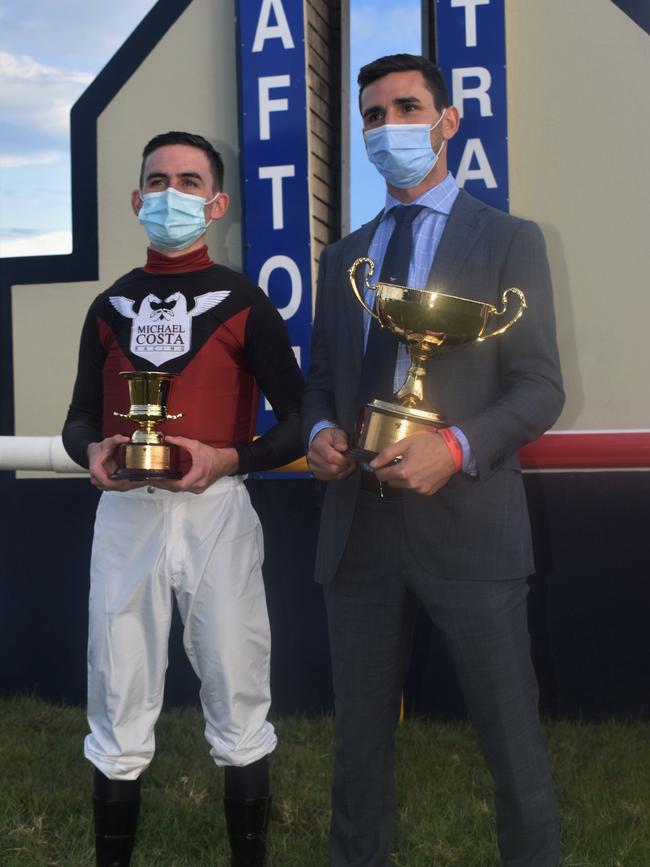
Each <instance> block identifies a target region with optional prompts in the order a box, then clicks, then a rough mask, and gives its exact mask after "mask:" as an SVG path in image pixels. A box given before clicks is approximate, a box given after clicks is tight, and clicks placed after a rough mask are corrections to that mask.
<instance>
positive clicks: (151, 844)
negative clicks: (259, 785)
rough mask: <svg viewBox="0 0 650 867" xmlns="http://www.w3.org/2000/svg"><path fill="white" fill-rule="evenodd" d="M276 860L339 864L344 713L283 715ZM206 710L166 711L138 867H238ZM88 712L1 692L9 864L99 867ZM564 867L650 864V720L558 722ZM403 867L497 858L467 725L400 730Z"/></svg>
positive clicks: (2, 856) (480, 864)
mask: <svg viewBox="0 0 650 867" xmlns="http://www.w3.org/2000/svg"><path fill="white" fill-rule="evenodd" d="M275 723H276V726H277V729H278V734H279V738H280V744H279V746H278V749H277V751H276V752H275V753H274V755H273V758H272V779H273V796H274V801H273V819H272V826H271V843H270V865H272V867H325V865H326V863H327V859H326V840H327V827H328V822H329V779H330V770H331V763H332V721H331V719H329V718H324V719H316V720H305V719H298V718H283V719H278V720H276V721H275ZM202 729H203V726H202V720H201V716H200V713H199V712H198V711H197V710H196V709H184V710H174V711H171V712H169V713H165V714H163V716H162V717H161V719H160V722H159V725H158V727H157V730H156V731H157V742H158V749H157V753H156V758H155V760H154V762H153V764H152V766H151V768H150V769H149V771H148V772H147V774H146V775H145V776H144V777H143V809H142V814H141V822H140V828H139V832H138V843H137V847H136V852H135V855H134V858H133V862H132V863H133V867H154V865H155V867H227V865H228V848H227V843H226V836H225V828H224V822H223V817H222V811H221V805H220V804H221V798H222V794H223V787H222V781H223V778H222V774H221V773H220V772H219V771H218V770H216V769H215V768H214V766H213V765H212V763H211V761H210V759H209V756H208V754H207V747H206V744H205V742H204V740H203V733H202ZM85 732H86V721H85V717H84V712H83V710H81V709H80V708H72V707H56V706H53V705H49V704H46V703H45V702H42V701H40V700H37V699H33V698H17V699H13V700H9V699H1V700H0V865H2V867H37V865H59V867H85V865H93V864H94V858H93V841H92V834H91V827H90V813H91V811H90V800H89V795H90V784H91V769H90V766H89V765H88V764H87V762H86V761H85V760H84V759H83V757H82V755H81V740H82V738H83V735H84V734H85ZM546 733H547V738H548V744H549V751H550V755H551V761H552V764H553V767H554V772H555V779H556V782H557V787H558V793H559V798H560V806H561V812H562V819H563V833H562V862H561V863H562V867H650V816H649V812H650V724H648V723H642V722H629V723H614V722H609V723H601V724H598V725H587V724H579V723H568V722H555V723H549V724H547V726H546ZM398 803H399V811H398V822H397V833H396V852H395V856H394V863H395V865H397V867H449V865H456V867H497V865H498V858H497V854H496V843H495V836H494V821H493V809H492V801H491V787H490V780H489V777H488V775H487V772H486V771H485V769H484V767H483V764H482V761H481V758H480V756H479V753H478V749H477V744H476V739H475V737H474V734H473V732H472V730H471V729H470V728H468V727H467V726H465V725H459V724H447V723H435V722H429V721H423V720H410V721H407V722H406V723H405V724H403V725H402V726H400V729H399V733H398Z"/></svg>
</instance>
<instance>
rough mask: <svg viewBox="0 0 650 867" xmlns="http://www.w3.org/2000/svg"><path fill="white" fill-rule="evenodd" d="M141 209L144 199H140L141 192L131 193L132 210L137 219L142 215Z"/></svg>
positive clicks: (134, 191)
mask: <svg viewBox="0 0 650 867" xmlns="http://www.w3.org/2000/svg"><path fill="white" fill-rule="evenodd" d="M141 207H142V198H141V197H140V190H133V191H132V193H131V210H132V211H133V213H134V214H135V215H136V217H137V216H138V214H139V213H140V208H141Z"/></svg>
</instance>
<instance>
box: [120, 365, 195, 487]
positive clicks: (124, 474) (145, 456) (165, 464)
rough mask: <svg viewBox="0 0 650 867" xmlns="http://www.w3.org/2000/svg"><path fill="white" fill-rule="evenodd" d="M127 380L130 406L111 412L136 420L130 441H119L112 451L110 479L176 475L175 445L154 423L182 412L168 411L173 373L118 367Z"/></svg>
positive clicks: (176, 416)
mask: <svg viewBox="0 0 650 867" xmlns="http://www.w3.org/2000/svg"><path fill="white" fill-rule="evenodd" d="M120 376H123V377H124V378H125V379H126V380H128V383H129V397H130V399H131V408H130V409H129V412H128V413H126V414H125V413H123V412H114V413H113V415H116V416H118V417H119V418H126V419H128V420H129V421H135V422H137V423H138V429H137V430H136V431H134V433H133V435H132V436H131V442H128V443H122V444H121V445H119V446H118V447H117V449H116V452H115V458H116V461H117V466H118V469H117V470H116V471H115V472H114V473H113V475H112V476H111V478H112V479H130V480H132V481H142V480H143V479H180V478H181V476H182V475H183V474H182V473H181V472H179V469H178V463H179V449H178V446H174V445H171V443H170V444H167V443H165V438H164V436H163V435H162V434H161V433H160V431H157V430H156V425H157V424H160V423H161V422H164V421H172V420H173V419H176V418H181V417H182V415H183V413H182V412H181V413H179V414H178V415H169V413H168V412H167V401H168V399H169V389H170V387H171V381H172V379H173V378H174V377H175V376H176V374H175V373H160V372H158V371H150V370H134V371H130V370H127V371H122V372H120Z"/></svg>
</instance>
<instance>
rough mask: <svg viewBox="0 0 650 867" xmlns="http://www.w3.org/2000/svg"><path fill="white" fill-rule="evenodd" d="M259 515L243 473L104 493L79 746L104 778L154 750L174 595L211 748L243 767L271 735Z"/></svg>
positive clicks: (120, 774) (124, 776) (137, 764)
mask: <svg viewBox="0 0 650 867" xmlns="http://www.w3.org/2000/svg"><path fill="white" fill-rule="evenodd" d="M262 560H263V540H262V531H261V527H260V523H259V520H258V518H257V515H256V514H255V511H254V510H253V507H252V506H251V503H250V499H249V497H248V491H247V490H246V488H245V487H244V485H243V483H242V481H241V479H240V478H238V477H227V478H223V479H219V480H218V481H217V482H215V483H214V484H213V485H211V486H210V487H209V488H208V489H207V490H206V491H205V492H204V493H202V494H200V495H197V494H192V493H185V492H183V493H170V492H169V491H162V490H159V489H157V488H153V487H150V488H137V489H136V490H133V491H128V492H126V493H116V492H105V493H104V494H103V495H102V497H101V500H100V502H99V507H98V509H97V517H96V520H95V535H94V539H93V551H92V563H91V586H90V616H89V635H88V721H89V723H90V729H91V732H90V734H89V735H88V736H87V737H86V740H85V749H84V753H85V756H86V758H87V759H89V760H90V761H91V762H92V763H93V764H94V765H95V766H96V767H97V768H99V770H100V771H102V773H103V774H105V775H106V776H107V777H109V778H111V779H121V780H135V779H137V778H138V777H139V776H140V774H141V773H142V772H143V771H144V770H145V769H146V768H147V767H148V765H149V763H150V762H151V759H152V758H153V754H154V749H155V739H154V726H155V724H156V720H157V719H158V716H159V714H160V710H161V707H162V702H163V690H164V680H165V671H166V669H167V652H168V639H169V629H170V624H171V616H172V604H173V603H172V596H175V597H176V603H177V605H178V609H179V612H180V615H181V618H182V620H183V625H184V630H183V644H184V647H185V651H186V653H187V656H188V658H189V660H190V662H191V664H192V667H193V668H194V671H195V672H196V674H197V675H198V677H199V679H200V681H201V690H200V697H201V704H202V707H203V713H204V716H205V736H206V739H207V741H208V743H209V744H210V755H211V756H212V758H213V759H214V761H215V763H216V764H218V765H235V766H242V765H248V764H250V763H251V762H254V761H257V760H258V759H260V758H262V756H265V755H266V754H267V753H270V752H271V751H272V750H273V749H274V747H275V745H276V742H277V738H276V736H275V732H274V729H273V726H272V725H271V724H270V723H269V722H268V721H267V719H266V716H267V713H268V710H269V705H270V689H269V667H270V665H269V662H270V650H271V638H270V630H269V619H268V614H267V609H266V597H265V594H264V584H263V580H262Z"/></svg>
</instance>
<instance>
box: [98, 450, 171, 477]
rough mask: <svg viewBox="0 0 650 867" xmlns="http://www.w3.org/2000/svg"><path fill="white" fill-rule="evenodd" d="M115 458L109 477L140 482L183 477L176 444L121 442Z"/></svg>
mask: <svg viewBox="0 0 650 867" xmlns="http://www.w3.org/2000/svg"><path fill="white" fill-rule="evenodd" d="M115 459H116V461H117V470H116V471H115V472H114V473H113V474H112V475H111V479H128V480H129V481H132V482H141V481H146V480H147V479H180V478H182V477H183V473H181V472H180V470H179V469H178V460H179V451H178V447H177V446H172V445H160V444H154V445H149V444H147V443H144V444H140V443H122V444H121V445H119V446H118V447H117V449H116V452H115Z"/></svg>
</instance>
